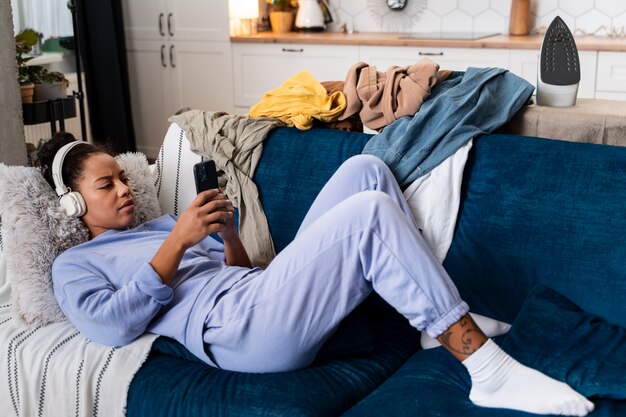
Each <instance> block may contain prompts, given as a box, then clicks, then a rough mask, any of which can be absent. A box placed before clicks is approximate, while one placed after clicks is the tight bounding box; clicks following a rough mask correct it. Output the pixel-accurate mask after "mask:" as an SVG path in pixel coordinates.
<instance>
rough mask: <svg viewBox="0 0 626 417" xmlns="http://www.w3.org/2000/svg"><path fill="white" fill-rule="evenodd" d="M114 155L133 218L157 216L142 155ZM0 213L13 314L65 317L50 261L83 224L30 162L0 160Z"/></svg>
mask: <svg viewBox="0 0 626 417" xmlns="http://www.w3.org/2000/svg"><path fill="white" fill-rule="evenodd" d="M117 160H118V162H119V163H120V165H121V166H122V168H124V170H125V171H126V172H127V174H128V177H129V185H130V187H131V189H132V190H133V193H134V197H135V206H136V217H137V223H138V224H139V223H141V222H145V221H147V220H150V219H152V218H155V217H158V216H159V215H160V214H161V212H160V208H159V205H158V201H157V198H156V189H155V188H154V178H153V177H152V176H151V175H150V170H149V168H148V161H147V159H146V157H145V155H143V154H140V153H129V154H123V155H120V156H118V157H117ZM0 217H1V225H0V240H1V241H2V245H3V250H4V255H5V256H6V261H7V274H8V277H9V280H10V283H11V305H12V307H11V308H12V309H13V316H14V317H15V319H16V320H17V321H18V322H20V323H22V324H26V325H32V326H39V325H44V324H47V323H51V322H59V321H64V320H65V315H64V314H63V313H62V312H61V309H60V308H59V307H58V305H57V302H56V299H55V298H54V294H53V292H52V279H51V275H50V273H51V269H52V262H53V261H54V259H55V258H56V256H57V255H58V254H59V253H61V252H62V251H64V250H66V249H68V248H70V247H72V246H74V245H77V244H79V243H82V242H84V241H86V240H87V239H88V237H89V233H88V230H87V227H86V226H85V225H84V224H83V223H82V221H81V220H79V219H76V218H72V217H67V216H66V215H65V214H63V213H62V212H61V209H60V207H59V204H58V202H57V197H56V194H55V192H54V190H53V189H52V187H50V185H49V184H48V183H47V182H46V180H45V179H44V178H43V175H42V174H41V172H40V171H39V170H38V169H37V168H31V167H22V166H7V165H4V164H0Z"/></svg>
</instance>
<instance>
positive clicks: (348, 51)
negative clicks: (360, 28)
mask: <svg viewBox="0 0 626 417" xmlns="http://www.w3.org/2000/svg"><path fill="white" fill-rule="evenodd" d="M232 47H233V69H234V91H235V103H234V104H235V106H236V107H237V110H238V111H239V112H240V111H241V110H242V109H243V108H249V107H250V106H252V105H254V104H256V103H257V102H258V101H259V100H260V99H261V97H262V96H263V94H264V93H265V92H267V91H269V90H273V89H275V88H277V87H278V86H280V85H281V84H282V83H283V82H284V81H286V80H287V79H288V78H290V77H292V76H293V75H295V74H297V73H298V72H300V71H302V70H308V71H309V72H310V73H311V74H313V76H314V77H315V78H316V79H317V80H318V81H320V82H321V81H336V80H340V81H343V80H345V78H346V74H347V73H348V70H349V69H350V67H351V66H352V65H353V64H354V63H356V62H358V59H359V52H358V47H356V46H328V45H300V44H245V43H234V44H233V45H232Z"/></svg>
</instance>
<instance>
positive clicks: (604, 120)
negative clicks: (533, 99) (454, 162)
mask: <svg viewBox="0 0 626 417" xmlns="http://www.w3.org/2000/svg"><path fill="white" fill-rule="evenodd" d="M499 132H500V133H511V134H516V135H523V136H537V137H541V138H548V139H560V140H567V141H570V142H590V143H597V144H603V145H618V146H626V101H617V100H599V99H584V98H579V99H578V100H577V101H576V105H575V106H571V107H547V106H538V105H536V104H532V105H530V106H524V107H523V108H522V109H521V110H520V111H519V112H517V114H516V115H515V116H514V117H513V119H511V121H510V122H509V123H507V124H506V125H505V126H503V127H502V128H501V129H500V130H499Z"/></svg>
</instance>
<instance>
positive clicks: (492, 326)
mask: <svg viewBox="0 0 626 417" xmlns="http://www.w3.org/2000/svg"><path fill="white" fill-rule="evenodd" d="M470 315H471V316H472V318H473V319H474V321H475V322H476V324H477V325H478V327H480V329H481V330H482V331H483V332H484V333H485V334H486V335H487V337H494V336H500V335H503V334H506V333H508V331H509V330H510V329H511V325H510V324H508V323H505V322H503V321H499V320H495V319H491V318H489V317H485V316H481V315H480V314H476V313H470ZM420 344H421V345H422V349H424V350H426V349H432V348H435V347H437V346H439V345H440V343H439V342H438V341H437V340H436V339H433V338H432V337H430V336H428V334H427V333H426V332H422V335H421V337H420Z"/></svg>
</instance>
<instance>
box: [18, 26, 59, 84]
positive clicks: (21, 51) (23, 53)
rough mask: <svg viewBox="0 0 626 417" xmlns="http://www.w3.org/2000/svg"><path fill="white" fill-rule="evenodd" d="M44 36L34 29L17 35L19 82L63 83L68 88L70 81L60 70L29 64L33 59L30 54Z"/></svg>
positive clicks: (25, 30)
mask: <svg viewBox="0 0 626 417" xmlns="http://www.w3.org/2000/svg"><path fill="white" fill-rule="evenodd" d="M41 38H42V34H41V33H39V32H37V31H35V30H34V29H24V30H23V31H21V32H20V33H18V34H17V35H15V59H16V60H17V68H18V82H19V83H20V85H25V84H30V83H34V84H58V83H60V84H62V85H63V86H65V87H66V88H67V87H68V86H69V81H68V80H67V79H66V78H65V75H63V74H62V73H60V72H57V71H52V72H50V71H48V70H47V69H46V68H44V67H42V66H41V65H28V61H30V60H31V59H33V57H32V56H28V54H29V53H30V52H31V51H32V50H33V46H35V45H36V44H37V43H38V42H39V41H40V40H41Z"/></svg>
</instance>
